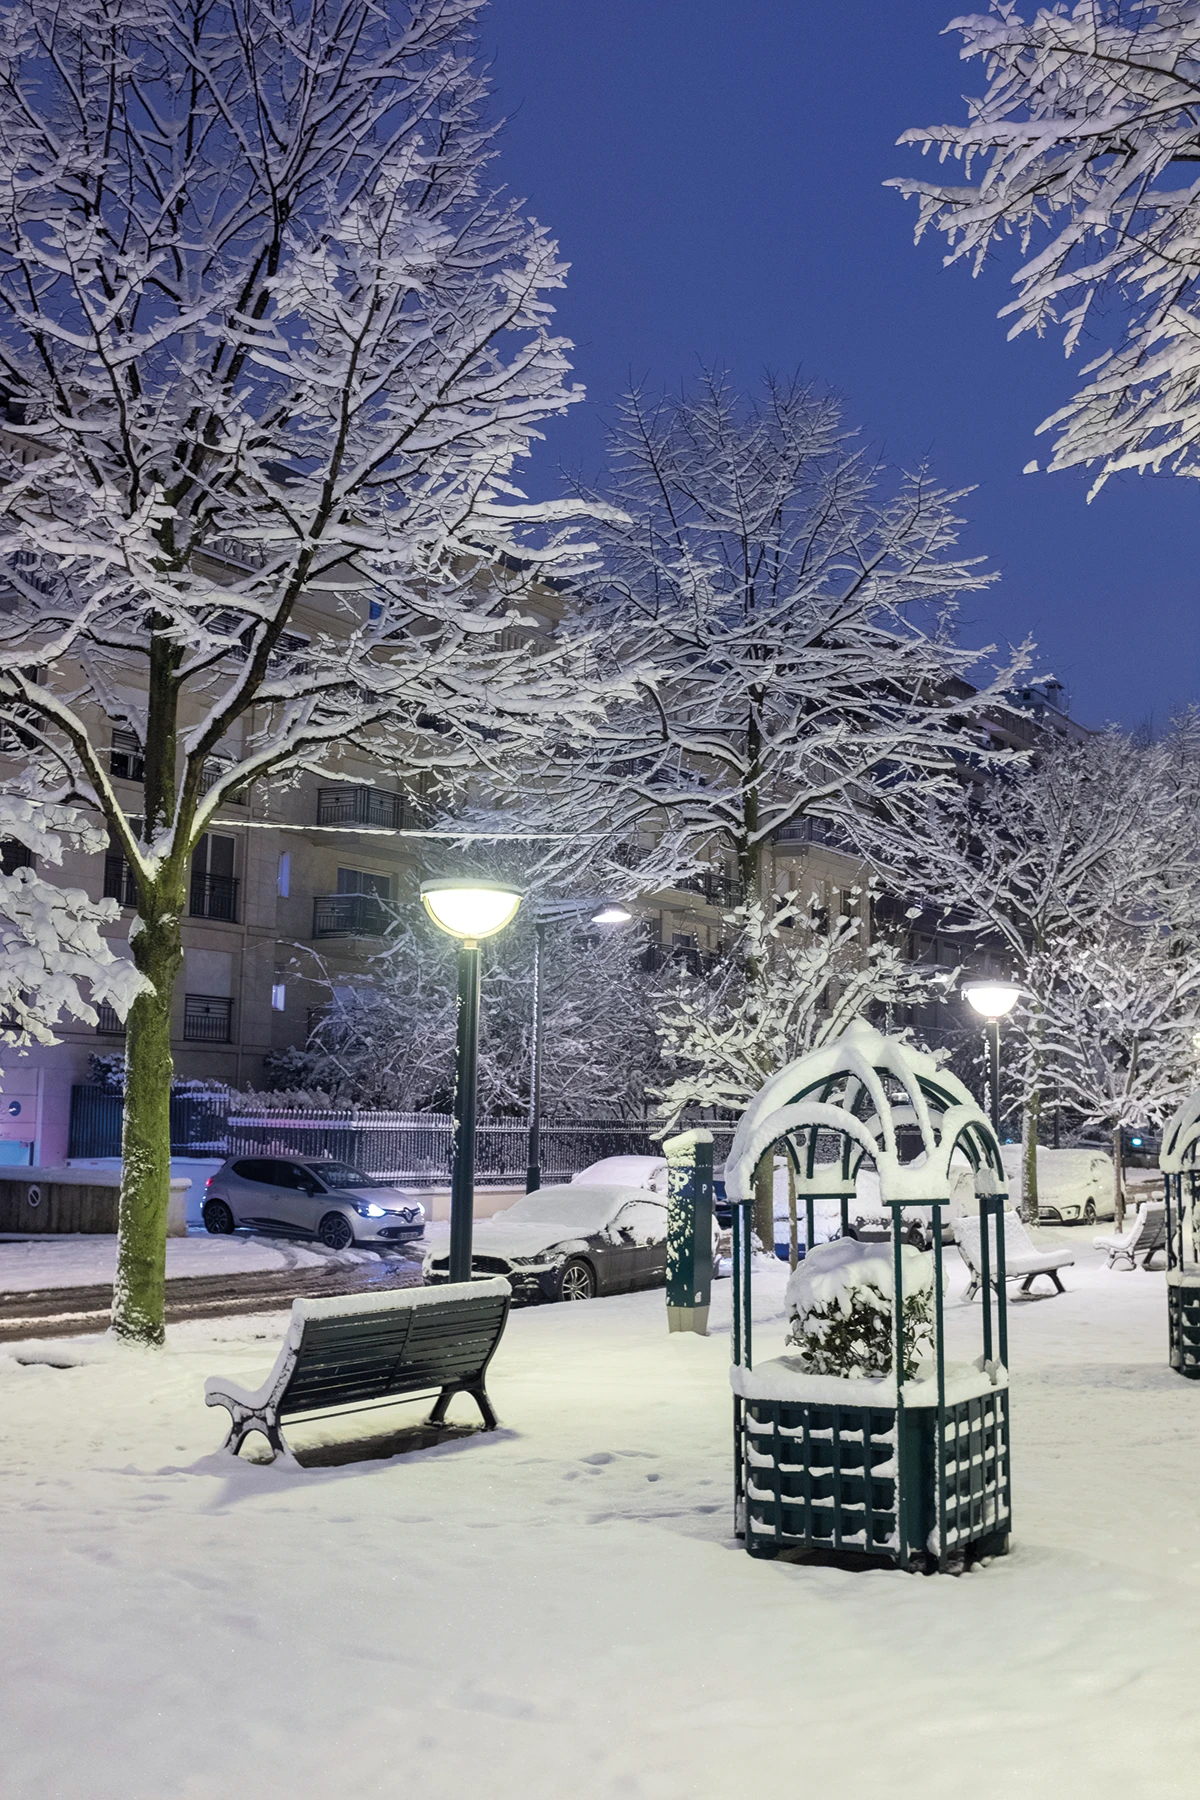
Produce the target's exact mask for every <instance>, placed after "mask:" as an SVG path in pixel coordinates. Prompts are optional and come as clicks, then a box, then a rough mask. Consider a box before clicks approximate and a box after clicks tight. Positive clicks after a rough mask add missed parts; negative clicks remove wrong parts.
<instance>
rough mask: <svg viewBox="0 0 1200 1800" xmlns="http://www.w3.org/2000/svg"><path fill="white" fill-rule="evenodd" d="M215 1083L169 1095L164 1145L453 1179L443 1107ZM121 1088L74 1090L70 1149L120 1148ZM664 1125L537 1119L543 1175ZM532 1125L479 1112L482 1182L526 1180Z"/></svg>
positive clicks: (646, 1150) (554, 1177) (380, 1174)
mask: <svg viewBox="0 0 1200 1800" xmlns="http://www.w3.org/2000/svg"><path fill="white" fill-rule="evenodd" d="M231 1098H232V1097H230V1096H226V1095H224V1094H223V1093H221V1091H220V1090H210V1091H206V1092H203V1093H198V1094H191V1093H188V1092H186V1091H185V1092H181V1093H176V1094H173V1095H172V1096H171V1150H172V1153H173V1154H174V1155H176V1156H186V1155H191V1156H239V1155H242V1156H263V1155H270V1156H321V1157H336V1158H338V1159H339V1160H340V1161H343V1162H348V1163H352V1164H353V1165H354V1166H355V1167H356V1168H360V1169H362V1171H363V1172H364V1174H367V1175H370V1176H372V1177H374V1179H376V1180H378V1181H396V1182H402V1183H403V1184H404V1185H405V1186H408V1187H437V1186H443V1185H445V1183H447V1182H448V1181H449V1179H450V1160H451V1151H452V1148H453V1141H454V1122H453V1120H452V1119H451V1117H450V1115H449V1114H448V1113H385V1112H356V1111H351V1110H349V1109H347V1110H346V1111H340V1112H339V1111H328V1112H312V1111H299V1110H293V1111H288V1110H285V1109H283V1108H280V1109H279V1110H278V1111H276V1110H275V1109H273V1108H271V1109H267V1108H264V1109H262V1110H260V1111H256V1112H253V1113H238V1112H231V1110H230V1102H231ZM122 1107H123V1100H122V1096H121V1094H120V1093H119V1092H116V1091H115V1090H111V1089H106V1088H99V1087H82V1086H81V1087H75V1088H72V1090H71V1132H70V1147H69V1152H68V1153H69V1154H70V1155H71V1156H119V1155H120V1154H121V1115H122ZM710 1129H711V1130H712V1132H713V1137H714V1158H715V1160H716V1162H717V1163H721V1162H723V1161H724V1159H725V1155H726V1152H727V1150H728V1148H729V1144H730V1142H731V1140H732V1136H733V1127H732V1125H720V1124H718V1125H714V1126H711V1127H710ZM663 1135H664V1133H663V1129H662V1127H661V1126H660V1125H658V1124H657V1123H655V1122H654V1121H653V1120H646V1121H629V1122H626V1121H623V1120H620V1119H554V1118H548V1119H543V1120H542V1128H541V1169H542V1184H543V1186H547V1187H548V1186H549V1185H550V1184H551V1183H552V1182H556V1181H569V1180H570V1178H571V1176H572V1175H575V1174H577V1173H578V1172H579V1171H580V1170H581V1169H586V1168H588V1167H589V1166H590V1164H592V1163H595V1162H599V1161H600V1160H601V1158H603V1157H606V1156H656V1155H658V1153H659V1151H660V1149H661V1146H662V1139H663ZM528 1143H529V1128H528V1125H527V1124H526V1122H525V1121H524V1120H523V1119H484V1120H481V1121H480V1123H479V1125H478V1127H477V1129H476V1136H475V1179H476V1181H477V1183H478V1184H479V1185H480V1186H481V1187H487V1186H492V1187H508V1186H516V1187H520V1186H523V1185H524V1181H525V1168H526V1158H527V1152H528Z"/></svg>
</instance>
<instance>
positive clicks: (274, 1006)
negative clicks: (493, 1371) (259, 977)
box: [271, 981, 287, 1012]
mask: <svg viewBox="0 0 1200 1800" xmlns="http://www.w3.org/2000/svg"><path fill="white" fill-rule="evenodd" d="M286 1003H287V989H286V988H285V987H284V985H283V983H282V981H277V982H276V983H275V984H274V986H273V987H272V989H271V1010H272V1012H282V1011H283V1010H284V1007H285V1005H286Z"/></svg>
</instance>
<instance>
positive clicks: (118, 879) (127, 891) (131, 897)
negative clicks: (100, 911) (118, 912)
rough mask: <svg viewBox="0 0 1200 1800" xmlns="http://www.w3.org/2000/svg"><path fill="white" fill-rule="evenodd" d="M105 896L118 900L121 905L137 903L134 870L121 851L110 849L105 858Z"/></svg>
mask: <svg viewBox="0 0 1200 1800" xmlns="http://www.w3.org/2000/svg"><path fill="white" fill-rule="evenodd" d="M104 898H105V899H106V900H116V901H117V902H118V903H119V904H120V905H121V906H136V905H137V886H136V883H135V882H134V879H133V870H132V869H131V868H130V866H129V864H128V863H127V862H126V861H125V858H124V857H123V856H122V855H121V853H120V851H119V850H118V851H116V852H113V851H111V850H110V851H109V853H108V855H107V856H106V857H105V858H104Z"/></svg>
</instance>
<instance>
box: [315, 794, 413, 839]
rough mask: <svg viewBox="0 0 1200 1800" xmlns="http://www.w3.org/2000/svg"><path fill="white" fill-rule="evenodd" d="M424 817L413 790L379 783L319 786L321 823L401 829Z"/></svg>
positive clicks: (318, 801) (318, 817)
mask: <svg viewBox="0 0 1200 1800" xmlns="http://www.w3.org/2000/svg"><path fill="white" fill-rule="evenodd" d="M424 817H425V815H424V812H423V810H422V809H421V808H420V807H419V806H418V805H417V803H416V802H415V801H414V800H413V798H412V796H411V795H410V794H393V793H390V792H389V791H388V790H387V789H386V788H376V787H331V788H318V789H317V824H318V825H346V826H354V825H376V826H383V827H384V828H385V829H387V830H389V831H400V830H404V829H406V828H408V827H411V826H414V825H420V824H421V823H422V822H423V820H424Z"/></svg>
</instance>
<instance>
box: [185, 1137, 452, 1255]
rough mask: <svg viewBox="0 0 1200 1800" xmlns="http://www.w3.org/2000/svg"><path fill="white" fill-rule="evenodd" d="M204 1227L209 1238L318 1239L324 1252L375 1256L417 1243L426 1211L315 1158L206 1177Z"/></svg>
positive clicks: (245, 1164)
mask: <svg viewBox="0 0 1200 1800" xmlns="http://www.w3.org/2000/svg"><path fill="white" fill-rule="evenodd" d="M203 1212H204V1223H205V1225H206V1226H207V1228H208V1230H209V1231H211V1232H212V1233H213V1234H214V1235H218V1236H219V1235H223V1234H227V1233H229V1232H231V1231H237V1230H238V1229H239V1228H248V1229H249V1230H251V1231H257V1232H261V1233H262V1234H264V1235H266V1236H271V1237H303V1238H319V1239H320V1241H321V1243H323V1244H325V1245H326V1246H327V1247H328V1248H329V1249H330V1250H347V1249H349V1247H350V1245H351V1244H366V1245H369V1246H370V1247H371V1248H372V1249H375V1250H382V1249H385V1248H388V1247H390V1246H392V1245H395V1244H402V1243H405V1242H406V1241H408V1240H409V1239H411V1238H419V1237H421V1236H422V1235H423V1233H424V1230H425V1208H424V1207H423V1206H422V1205H421V1202H420V1201H419V1200H414V1199H412V1198H411V1196H410V1195H408V1194H404V1193H402V1192H401V1191H400V1189H399V1188H393V1187H385V1186H381V1185H380V1184H379V1183H378V1182H376V1181H372V1180H371V1177H370V1176H369V1175H364V1174H363V1172H362V1170H361V1169H355V1168H352V1167H351V1166H350V1164H349V1163H344V1162H333V1161H322V1160H321V1158H319V1157H305V1156H295V1157H291V1156H289V1157H286V1158H285V1157H282V1156H272V1157H266V1156H236V1157H230V1159H229V1161H228V1162H225V1163H222V1165H221V1167H220V1168H219V1169H218V1170H217V1172H216V1174H215V1175H210V1176H209V1178H208V1183H207V1192H206V1193H205V1196H204V1208H203Z"/></svg>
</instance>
